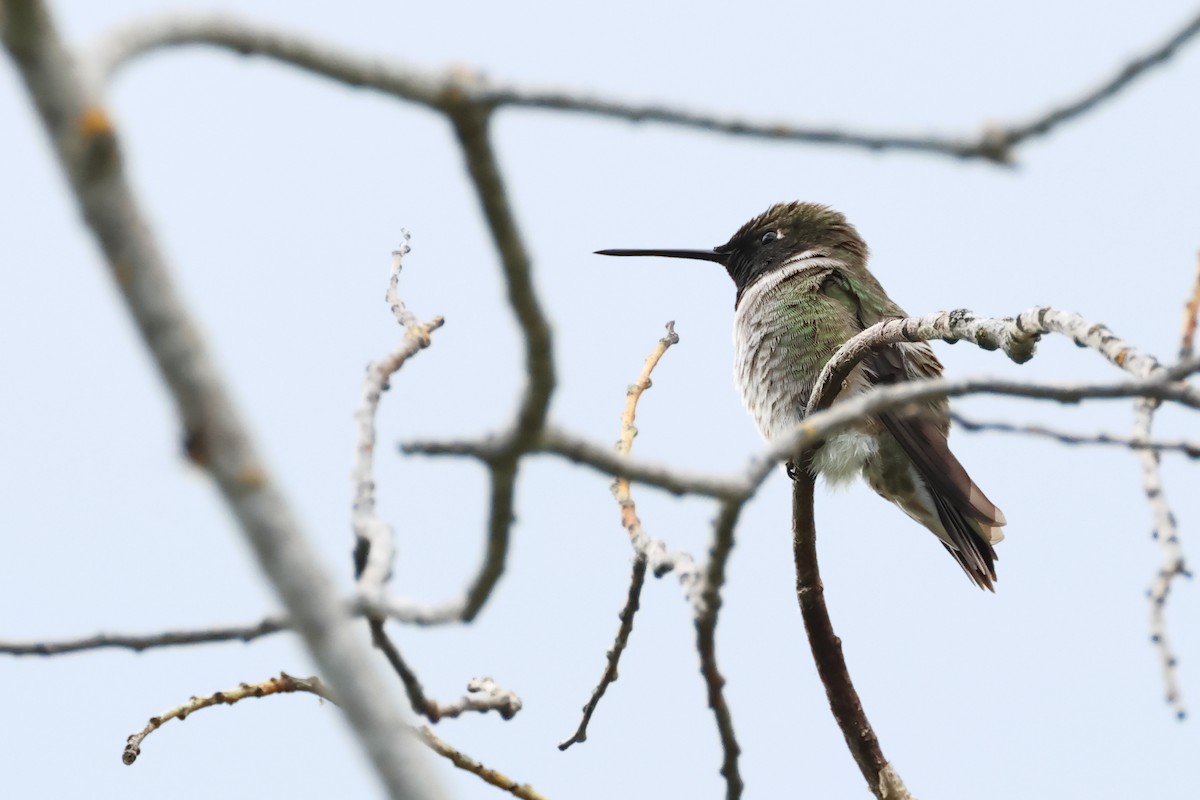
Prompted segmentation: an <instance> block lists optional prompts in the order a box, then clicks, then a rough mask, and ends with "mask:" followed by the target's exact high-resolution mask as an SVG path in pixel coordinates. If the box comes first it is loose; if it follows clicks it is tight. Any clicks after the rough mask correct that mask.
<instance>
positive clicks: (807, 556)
mask: <svg viewBox="0 0 1200 800" xmlns="http://www.w3.org/2000/svg"><path fill="white" fill-rule="evenodd" d="M789 473H790V474H791V475H792V480H793V483H792V536H793V539H792V546H793V549H794V555H795V561H796V598H797V599H798V600H799V602H800V616H801V617H802V618H803V619H804V630H805V631H806V632H807V633H808V643H809V646H810V647H811V648H812V654H813V661H814V662H815V663H816V665H817V674H818V675H819V676H820V678H821V683H822V684H824V686H825V694H826V696H827V697H828V698H829V709H830V710H831V711H832V712H833V718H834V719H835V720H836V721H837V724H838V727H839V728H840V729H841V731H842V735H843V736H844V737H845V739H846V746H847V747H848V748H849V749H850V755H852V756H853V757H854V762H855V763H856V764H858V769H859V771H860V772H862V776H863V778H864V779H866V781H867V786H868V787H870V789H871V792H872V793H873V794H874V795H875V796H876V797H878V798H881V800H883V798H887V800H898V798H906V797H910V795H909V793H908V790H907V789H905V788H904V783H903V782H902V781H901V780H900V776H899V775H897V774H896V772H895V770H893V769H892V767H891V765H890V764H889V763H888V760H887V759H886V758H884V755H883V751H882V750H881V749H880V747H879V739H878V738H877V737H876V736H875V731H874V729H872V728H871V723H870V722H869V721H868V720H867V715H866V712H865V711H863V707H862V702H861V701H860V700H859V698H858V692H857V691H855V689H854V683H853V682H852V681H851V680H850V673H849V671H848V670H847V669H846V659H845V657H844V656H843V655H842V640H841V639H839V638H838V636H837V634H836V633H834V631H833V623H832V622H831V621H830V619H829V610H828V609H827V608H826V606H825V587H824V585H823V584H822V583H821V573H820V569H819V567H818V565H817V530H816V523H815V520H814V517H813V488H814V485H815V481H814V479H813V477H812V474H811V473H810V471H809V469H808V468H807V467H806V466H804V467H801V468H798V469H792V468H789Z"/></svg>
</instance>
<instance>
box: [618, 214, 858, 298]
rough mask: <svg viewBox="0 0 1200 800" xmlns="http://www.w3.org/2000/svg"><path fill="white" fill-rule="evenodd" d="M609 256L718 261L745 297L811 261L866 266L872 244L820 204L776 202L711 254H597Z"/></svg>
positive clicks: (664, 251)
mask: <svg viewBox="0 0 1200 800" xmlns="http://www.w3.org/2000/svg"><path fill="white" fill-rule="evenodd" d="M596 252H597V253H598V254H600V255H604V256H663V257H666V258H691V259H697V260H700V261H715V262H716V263H718V264H720V265H722V266H723V267H725V271H726V272H728V273H729V277H730V278H732V279H733V282H734V285H736V286H737V296H738V300H739V301H740V300H741V297H742V293H743V292H745V291H746V289H747V288H748V287H750V286H752V285H753V284H754V283H755V281H757V280H758V279H759V278H761V277H762V276H764V275H767V274H769V273H771V272H774V271H776V270H780V269H783V268H784V267H787V266H789V265H791V264H794V263H796V262H797V261H801V260H804V259H809V258H819V257H824V258H836V259H838V260H840V261H844V262H845V263H846V264H847V265H848V266H851V267H855V266H861V265H864V264H865V263H866V259H867V244H866V242H864V241H863V240H862V237H861V236H859V235H858V231H856V230H855V229H854V226H853V225H851V224H850V223H849V222H847V221H846V218H845V217H844V216H842V214H841V213H840V212H837V211H834V210H833V209H832V208H829V207H828V206H823V205H820V204H819V203H802V202H798V201H797V202H791V203H776V204H775V205H773V206H771V207H770V208H768V209H767V210H766V211H764V212H763V213H761V214H759V215H758V216H757V217H755V218H754V219H752V220H750V221H749V222H747V223H746V224H745V225H743V226H742V227H741V228H739V229H738V232H737V233H735V234H734V235H733V236H732V237H730V239H729V241H728V242H726V243H725V244H722V245H718V246H717V247H714V248H713V249H712V250H661V249H659V250H597V251H596Z"/></svg>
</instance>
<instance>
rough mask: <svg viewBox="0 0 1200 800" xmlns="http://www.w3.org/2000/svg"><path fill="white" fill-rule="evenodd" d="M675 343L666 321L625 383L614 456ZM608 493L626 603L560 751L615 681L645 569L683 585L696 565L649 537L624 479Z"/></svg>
mask: <svg viewBox="0 0 1200 800" xmlns="http://www.w3.org/2000/svg"><path fill="white" fill-rule="evenodd" d="M678 343H679V335H678V334H676V333H675V323H674V321H672V322H668V323H667V335H666V336H664V337H663V338H661V339H659V340H658V344H657V345H655V347H654V350H652V351H651V352H650V355H649V356H647V357H646V361H645V363H644V364H643V365H642V371H641V373H640V374H639V375H638V379H637V381H636V382H635V383H633V384H632V385H630V387H629V390H628V391H627V392H626V393H625V411H624V412H623V413H622V414H621V438H620V439H619V440H618V441H617V448H616V449H617V455H618V456H627V455H628V454H629V451H630V449H631V448H632V447H633V439H634V437H635V436H637V428H636V427H635V426H634V419H635V418H636V415H637V404H638V400H640V399H641V397H642V394H643V393H644V392H645V391H646V390H647V389H649V388H650V386H651V383H650V374H651V373H652V372H653V371H654V368H655V367H656V366H658V362H659V360H660V359H661V358H662V357H663V355H664V354H665V353H666V352H667V350H668V349H670V347H671V346H672V345H675V344H678ZM612 491H613V497H615V498H616V500H617V505H618V506H620V508H621V525H622V527H624V528H625V530H626V531H627V532H628V533H629V539H630V542H631V544H632V545H633V550H634V558H633V571H632V574H631V575H630V578H629V591H628V592H627V594H626V597H625V605H624V607H622V609H621V613H620V614H618V619H620V621H621V624H620V626H619V627H618V629H617V636H616V639H615V641H614V642H613V646H612V649H610V650H609V651H608V657H607V659H606V661H605V665H604V673H603V674H602V675H601V676H600V682H599V683H598V684H596V688H595V689H593V690H592V695H591V697H590V698H588V701H587V703H586V704H585V705H584V706H583V718H582V719H580V721H579V726H578V727H577V728H576V729H575V733H573V734H572V735H571V737H570V738H569V739H566V740H565V741H563V742H561V743H559V745H558V749H559V750H566V749H567V748H569V747H570V746H571V745H573V744H577V743H582V742H586V741H587V728H588V723H590V722H591V720H592V715H593V714H594V713H595V712H596V708H597V707H598V706H599V705H600V700H601V698H603V697H604V693H605V692H606V691H607V690H608V687H609V685H611V684H612V683H614V682H615V681H616V680H617V676H618V671H617V666H618V664H619V663H620V661H621V654H622V653H623V652H624V651H625V648H626V646H627V645H628V644H629V636H630V635H631V634H632V633H633V617H634V615H635V614H636V613H637V610H638V607H639V601H640V598H641V595H642V586H643V585H645V582H646V569H647V567H648V566H650V565H653V567H654V575H655V577H658V578H661V577H662V576H663V575H665V574H666V573H667V572H670V571H671V570H673V569H678V571H679V574H680V580H681V581H682V582H683V583H684V584H685V585H688V584H689V582H694V580H695V564H694V562H693V561H692V558H691V556H689V555H687V554H686V553H670V552H669V551H668V550H667V547H666V545H665V544H664V543H663V542H662V541H660V540H657V539H652V538H650V536H648V535H647V534H646V532H645V530H644V529H643V528H642V521H641V519H640V518H639V517H638V514H637V508H636V507H635V505H634V502H633V495H632V494H631V492H630V486H629V479H628V478H622V477H619V478H617V479H616V480H615V481H614V482H613V487H612Z"/></svg>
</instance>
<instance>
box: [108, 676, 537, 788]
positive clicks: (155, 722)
mask: <svg viewBox="0 0 1200 800" xmlns="http://www.w3.org/2000/svg"><path fill="white" fill-rule="evenodd" d="M477 684H478V685H479V686H480V687H482V688H477V687H476V685H477ZM477 690H478V691H489V692H493V693H497V692H500V690H496V688H495V685H494V684H492V683H491V681H490V679H488V678H484V679H482V680H480V681H472V682H471V691H477ZM294 692H308V693H309V694H315V695H317V696H318V697H320V698H321V699H322V700H327V701H329V702H330V703H333V704H334V705H335V706H336V705H339V703H338V702H337V700H336V698H335V697H334V696H333V694H332V693H331V692H330V691H329V689H328V687H326V686H325V684H324V683H322V682H321V679H320V678H318V677H316V676H313V677H311V678H296V677H293V676H291V675H288V674H287V673H286V672H281V673H279V677H278V678H270V679H268V680H265V681H263V682H261V683H243V684H241V685H240V686H238V688H236V689H233V690H231V691H225V692H216V693H215V694H211V695H208V696H207V697H193V698H191V699H190V700H189V701H188V702H186V703H184V704H183V705H181V706H176V707H175V708H172V709H170V710H168V711H166V712H165V713H163V714H160V715H159V716H157V717H151V718H150V721H149V722H148V723H147V724H146V727H144V728H142V730H140V731H138V732H137V733H135V734H133V735H132V736H130V737H129V738H128V740H127V742H126V745H125V751H124V753H122V755H121V760H122V761H123V762H124V763H125V764H126V765H129V764H133V763H134V762H135V761H137V758H138V756H139V755H140V754H141V751H142V742H143V741H144V740H145V739H146V737H147V736H149V735H150V734H152V733H154V731H156V730H158V729H159V728H161V727H162V726H163V725H164V724H166V723H167V722H169V721H171V720H173V719H177V720H179V721H180V722H182V721H183V720H185V719H187V717H188V715H189V714H191V713H192V712H193V711H199V710H200V709H202V708H211V707H212V706H217V705H233V704H234V703H237V702H239V701H241V700H245V699H247V698H250V697H267V696H270V695H277V694H287V693H294ZM409 729H410V730H411V731H412V732H413V733H414V734H415V735H416V736H417V737H418V738H419V739H420V740H421V742H422V743H423V744H425V745H426V746H427V747H428V748H429V749H430V750H433V752H435V753H437V754H438V755H440V756H442V757H443V758H446V759H449V760H450V762H451V763H452V764H454V766H456V767H458V768H459V769H461V770H465V771H467V772H470V773H471V774H473V775H476V776H478V777H479V778H481V779H482V780H483V781H484V782H485V783H488V784H491V785H492V786H495V787H497V788H499V789H503V790H504V791H506V792H509V793H510V794H512V795H513V796H514V797H519V798H523V800H545V798H544V797H543V796H542V795H541V794H539V793H538V792H537V791H535V790H534V788H533V787H532V786H529V785H528V784H518V783H516V782H515V781H513V780H511V779H509V778H507V777H505V776H504V774H503V773H501V772H499V771H497V770H494V769H489V768H487V767H485V766H483V765H482V764H480V763H479V762H478V761H476V760H475V759H473V758H471V757H470V756H467V755H464V754H463V753H462V752H460V751H459V750H457V749H455V748H454V747H451V746H450V745H448V744H446V742H444V741H442V740H441V739H439V738H438V737H437V736H435V735H434V733H433V731H431V730H429V728H427V727H421V728H417V727H413V726H410V728H409Z"/></svg>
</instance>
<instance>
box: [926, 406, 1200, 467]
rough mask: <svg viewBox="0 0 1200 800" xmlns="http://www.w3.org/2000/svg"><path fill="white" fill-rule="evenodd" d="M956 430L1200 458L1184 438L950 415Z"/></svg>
mask: <svg viewBox="0 0 1200 800" xmlns="http://www.w3.org/2000/svg"><path fill="white" fill-rule="evenodd" d="M950 418H951V419H952V420H953V421H954V424H955V425H956V426H957V428H958V430H963V431H967V432H969V433H981V432H987V433H1016V434H1021V435H1023V436H1039V437H1042V438H1045V439H1052V440H1054V441H1056V442H1058V443H1059V444H1070V445H1076V444H1085V445H1092V444H1097V445H1112V446H1115V447H1127V448H1129V449H1130V450H1153V451H1155V452H1158V453H1167V452H1177V453H1183V454H1184V455H1185V456H1187V457H1188V458H1200V442H1190V441H1188V440H1186V439H1169V440H1162V439H1157V440H1153V439H1152V440H1143V439H1138V438H1137V437H1134V436H1121V435H1119V434H1115V433H1105V432H1100V433H1072V432H1070V431H1060V430H1057V429H1055V428H1048V427H1046V426H1045V425H1017V424H1014V423H1011V422H1001V421H982V420H974V419H967V418H966V417H964V416H962V415H961V414H956V413H954V412H950Z"/></svg>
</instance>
